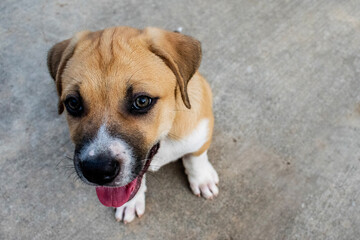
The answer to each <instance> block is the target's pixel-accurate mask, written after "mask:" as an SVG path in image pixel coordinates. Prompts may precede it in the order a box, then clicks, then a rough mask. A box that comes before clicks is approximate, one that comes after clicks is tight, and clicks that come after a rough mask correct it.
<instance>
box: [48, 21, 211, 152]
mask: <svg viewBox="0 0 360 240" xmlns="http://www.w3.org/2000/svg"><path fill="white" fill-rule="evenodd" d="M200 60H201V48H200V43H199V42H198V41H197V40H195V39H193V38H191V37H188V36H185V35H182V34H179V33H172V32H167V31H164V30H160V29H156V28H147V29H145V30H143V31H141V30H138V29H133V28H128V27H116V28H109V29H105V30H103V31H98V32H81V33H79V34H77V35H75V37H73V38H72V39H68V40H65V41H63V42H60V43H58V44H56V45H55V46H54V47H53V48H52V49H51V50H50V51H49V54H48V67H49V71H50V74H51V76H52V77H53V78H54V80H55V81H56V85H57V89H58V94H59V99H60V101H59V113H61V112H62V110H63V109H64V107H63V102H64V100H65V99H66V97H67V96H68V95H69V94H75V93H76V92H77V91H78V92H79V94H80V95H81V97H82V98H83V101H84V105H85V108H86V114H85V115H84V116H83V117H81V118H74V117H72V116H70V115H69V114H68V115H67V120H68V124H69V128H70V133H71V138H72V139H73V141H74V142H75V143H76V144H78V143H80V142H81V141H83V139H84V137H86V136H92V135H94V134H95V133H96V130H97V129H98V128H99V127H100V125H101V124H102V123H103V122H104V121H106V123H107V125H108V126H111V128H113V129H114V132H117V133H121V134H122V135H125V136H129V137H130V138H134V139H135V138H137V136H141V139H142V140H141V141H142V142H141V144H142V145H144V146H143V147H144V149H147V150H149V148H150V147H151V146H153V144H155V142H156V141H158V138H159V137H160V136H164V135H168V136H169V137H170V138H174V139H181V138H183V137H185V136H186V135H188V134H190V132H191V131H192V130H193V129H194V127H196V126H197V124H198V123H199V121H200V120H202V119H204V118H207V119H209V121H210V126H209V134H208V136H209V140H208V142H207V143H206V144H205V145H204V146H203V147H202V148H201V149H199V150H198V152H196V153H194V154H195V155H200V154H201V153H203V152H204V151H206V150H207V148H208V147H209V145H210V142H211V135H212V129H213V124H214V119H213V115H212V102H211V101H212V100H211V90H210V87H209V85H208V83H207V82H206V80H205V79H204V78H203V77H202V76H201V75H200V74H199V73H198V72H197V69H198V67H199V65H200ZM190 79H191V81H190ZM130 88H131V89H132V91H133V92H134V93H140V92H141V93H147V94H148V95H150V96H152V97H158V98H159V99H158V101H157V103H156V104H155V106H154V107H153V108H152V110H151V111H150V112H149V113H148V114H146V115H141V116H134V115H131V114H129V113H128V112H127V110H126V107H125V105H126V98H127V94H128V92H129V89H130ZM174 95H175V96H174Z"/></svg>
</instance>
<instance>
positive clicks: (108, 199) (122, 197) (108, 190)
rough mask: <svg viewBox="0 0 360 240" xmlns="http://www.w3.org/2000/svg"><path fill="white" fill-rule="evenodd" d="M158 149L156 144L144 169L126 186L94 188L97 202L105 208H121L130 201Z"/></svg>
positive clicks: (158, 144) (158, 145)
mask: <svg viewBox="0 0 360 240" xmlns="http://www.w3.org/2000/svg"><path fill="white" fill-rule="evenodd" d="M159 147H160V143H157V144H155V145H154V146H153V147H152V148H151V150H150V152H149V154H148V157H147V160H146V162H145V165H144V168H143V169H142V170H141V172H140V174H139V175H138V176H137V177H136V178H135V179H134V180H133V181H131V182H130V183H128V184H127V185H125V186H120V187H105V186H98V187H96V194H97V196H98V198H99V201H100V202H101V203H102V204H103V205H104V206H106V207H121V206H122V205H124V204H125V203H126V202H128V201H130V200H131V199H132V198H133V197H134V196H135V195H136V193H137V192H138V190H139V188H140V186H141V180H142V177H143V176H144V174H145V173H146V171H147V170H148V168H149V166H150V163H151V160H152V159H153V157H154V156H155V154H156V153H157V151H158V149H159Z"/></svg>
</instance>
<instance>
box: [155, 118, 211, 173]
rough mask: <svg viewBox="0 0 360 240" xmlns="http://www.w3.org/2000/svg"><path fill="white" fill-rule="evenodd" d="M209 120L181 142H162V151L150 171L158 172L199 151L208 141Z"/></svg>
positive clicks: (201, 122)
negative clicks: (171, 163) (169, 164)
mask: <svg viewBox="0 0 360 240" xmlns="http://www.w3.org/2000/svg"><path fill="white" fill-rule="evenodd" d="M208 125H209V120H208V119H203V120H202V121H200V123H199V124H198V125H197V127H196V128H195V129H194V131H193V132H192V133H191V134H190V135H188V136H187V137H185V138H183V139H180V140H172V139H169V138H165V139H164V140H163V141H161V142H160V149H159V151H158V153H157V154H156V155H155V156H154V158H153V160H152V162H151V165H150V167H149V170H150V171H157V170H159V169H160V168H161V167H162V166H164V165H166V164H168V163H169V162H173V161H176V160H178V159H179V158H181V157H182V156H184V155H186V154H188V153H193V152H196V151H198V150H199V149H200V148H201V147H202V146H203V145H204V144H205V143H206V142H207V140H208V130H209V129H208V128H209V126H208Z"/></svg>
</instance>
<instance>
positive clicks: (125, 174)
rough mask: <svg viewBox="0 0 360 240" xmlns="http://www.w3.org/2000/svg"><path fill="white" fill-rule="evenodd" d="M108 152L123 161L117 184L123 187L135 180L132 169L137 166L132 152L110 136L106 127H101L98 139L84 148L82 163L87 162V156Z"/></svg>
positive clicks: (116, 179) (126, 145) (117, 139)
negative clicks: (134, 165)
mask: <svg viewBox="0 0 360 240" xmlns="http://www.w3.org/2000/svg"><path fill="white" fill-rule="evenodd" d="M107 151H110V152H111V154H112V156H113V157H115V158H116V159H118V160H119V161H121V171H120V173H119V175H118V176H117V177H116V178H115V184H117V185H119V186H122V185H125V184H127V183H129V182H130V181H131V180H132V179H133V176H132V173H131V169H132V167H133V164H135V161H134V159H133V155H132V150H131V148H130V146H129V145H128V144H127V143H126V142H125V141H123V140H122V139H120V138H114V137H112V136H110V134H109V133H108V132H107V130H106V126H105V125H101V127H100V128H99V130H98V133H97V135H96V138H95V139H94V140H93V141H91V142H90V143H89V144H88V145H87V146H85V147H84V148H83V150H82V151H81V153H80V161H85V159H86V158H87V156H91V157H92V156H95V155H97V154H101V153H105V152H107Z"/></svg>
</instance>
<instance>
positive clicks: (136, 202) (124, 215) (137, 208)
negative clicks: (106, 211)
mask: <svg viewBox="0 0 360 240" xmlns="http://www.w3.org/2000/svg"><path fill="white" fill-rule="evenodd" d="M145 178H146V174H144V176H143V178H142V180H141V186H140V188H139V190H138V192H137V193H136V195H135V196H134V197H133V198H132V199H131V200H130V201H128V202H127V203H125V204H124V205H122V206H121V207H118V208H116V212H115V218H116V221H118V222H119V221H124V223H129V222H131V221H133V220H134V219H135V215H137V216H138V217H141V216H142V215H143V214H144V212H145V192H146V183H145V182H146V180H145Z"/></svg>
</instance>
